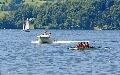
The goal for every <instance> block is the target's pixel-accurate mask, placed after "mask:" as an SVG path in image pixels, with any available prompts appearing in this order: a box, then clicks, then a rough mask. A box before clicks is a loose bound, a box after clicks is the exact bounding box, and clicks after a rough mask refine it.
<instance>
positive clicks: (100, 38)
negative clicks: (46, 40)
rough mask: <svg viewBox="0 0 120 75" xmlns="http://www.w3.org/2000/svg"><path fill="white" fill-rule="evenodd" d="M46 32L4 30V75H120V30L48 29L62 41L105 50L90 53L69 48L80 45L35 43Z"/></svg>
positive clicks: (0, 59)
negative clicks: (83, 43) (86, 44)
mask: <svg viewBox="0 0 120 75" xmlns="http://www.w3.org/2000/svg"><path fill="white" fill-rule="evenodd" d="M45 31H46V30H40V29H38V30H31V32H22V31H21V30H0V75H120V31H119V30H98V31H97V30H47V31H48V32H51V33H52V37H53V38H55V39H56V40H59V41H90V45H92V46H95V47H101V49H96V50H86V51H77V50H68V49H67V48H69V47H71V46H72V47H73V46H75V45H76V44H77V43H53V44H37V43H31V42H32V41H36V40H37V37H36V36H37V35H40V34H42V33H43V32H45ZM104 47H109V48H108V49H104Z"/></svg>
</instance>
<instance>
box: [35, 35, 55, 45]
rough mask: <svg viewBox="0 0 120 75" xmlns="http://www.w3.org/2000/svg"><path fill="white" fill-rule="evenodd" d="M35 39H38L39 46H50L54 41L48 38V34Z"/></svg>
mask: <svg viewBox="0 0 120 75" xmlns="http://www.w3.org/2000/svg"><path fill="white" fill-rule="evenodd" d="M37 38H38V41H39V43H41V44H46V43H47V44H51V43H53V42H54V41H55V40H54V39H52V38H51V37H50V35H49V34H42V35H39V36H37Z"/></svg>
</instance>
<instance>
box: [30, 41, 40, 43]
mask: <svg viewBox="0 0 120 75" xmlns="http://www.w3.org/2000/svg"><path fill="white" fill-rule="evenodd" d="M31 43H39V41H32V42H31Z"/></svg>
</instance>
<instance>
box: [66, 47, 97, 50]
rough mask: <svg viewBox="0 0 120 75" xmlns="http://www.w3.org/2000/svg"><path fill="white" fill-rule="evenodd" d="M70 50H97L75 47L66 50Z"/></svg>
mask: <svg viewBox="0 0 120 75" xmlns="http://www.w3.org/2000/svg"><path fill="white" fill-rule="evenodd" d="M68 49H70V50H96V49H97V48H95V47H92V48H76V47H70V48H68Z"/></svg>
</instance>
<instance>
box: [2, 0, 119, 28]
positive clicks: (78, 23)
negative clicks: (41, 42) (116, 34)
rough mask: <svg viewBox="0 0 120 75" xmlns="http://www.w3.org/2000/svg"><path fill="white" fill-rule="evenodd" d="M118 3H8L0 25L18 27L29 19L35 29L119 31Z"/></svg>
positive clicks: (105, 0)
mask: <svg viewBox="0 0 120 75" xmlns="http://www.w3.org/2000/svg"><path fill="white" fill-rule="evenodd" d="M119 5H120V1H113V0H97V1H96V0H85V1H83V0H64V1H62V0H61V1H57V2H46V3H43V4H42V5H41V6H40V7H37V6H34V5H30V4H22V3H21V4H16V3H15V2H11V3H10V4H9V6H6V10H5V8H4V11H6V12H9V14H5V16H4V17H3V18H1V19H0V28H6V29H21V28H22V25H23V23H24V22H25V20H26V19H27V18H29V19H31V20H30V23H31V24H33V25H34V28H35V29H84V30H93V29H94V27H98V28H100V29H104V30H106V29H109V30H115V29H117V30H119V29H120V12H119V10H120V6H119ZM1 10H2V11H3V7H1ZM8 10H9V11H8Z"/></svg>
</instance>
